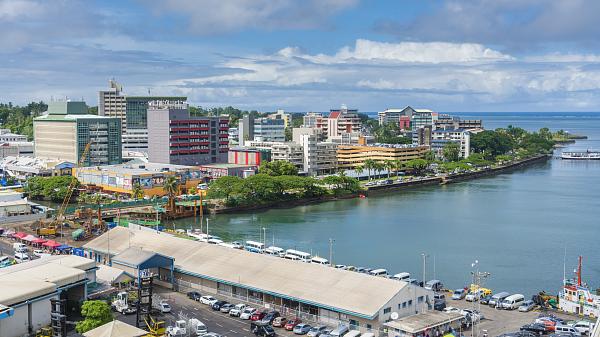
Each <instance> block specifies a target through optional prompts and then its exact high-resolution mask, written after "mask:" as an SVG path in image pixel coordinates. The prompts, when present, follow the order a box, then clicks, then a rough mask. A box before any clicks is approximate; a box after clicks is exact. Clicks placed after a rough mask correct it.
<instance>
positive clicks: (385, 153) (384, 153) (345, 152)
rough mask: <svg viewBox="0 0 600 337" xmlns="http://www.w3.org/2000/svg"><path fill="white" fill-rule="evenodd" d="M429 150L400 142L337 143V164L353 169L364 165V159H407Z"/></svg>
mask: <svg viewBox="0 0 600 337" xmlns="http://www.w3.org/2000/svg"><path fill="white" fill-rule="evenodd" d="M428 151H429V147H428V146H418V145H416V146H415V145H402V144H373V145H339V146H338V149H337V162H338V163H337V164H338V167H339V168H341V169H355V168H356V167H359V166H364V164H365V161H367V160H369V159H370V160H374V161H377V162H382V161H386V160H400V161H408V160H411V159H418V158H423V157H424V156H425V154H426V153H427V152H428Z"/></svg>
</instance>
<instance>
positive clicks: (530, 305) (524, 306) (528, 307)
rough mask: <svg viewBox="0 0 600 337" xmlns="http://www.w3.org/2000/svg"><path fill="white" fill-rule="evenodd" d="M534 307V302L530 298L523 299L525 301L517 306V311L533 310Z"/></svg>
mask: <svg viewBox="0 0 600 337" xmlns="http://www.w3.org/2000/svg"><path fill="white" fill-rule="evenodd" d="M534 307H535V303H534V302H533V301H532V300H529V301H525V302H523V304H521V305H520V306H519V311H521V312H528V311H531V310H533V308H534Z"/></svg>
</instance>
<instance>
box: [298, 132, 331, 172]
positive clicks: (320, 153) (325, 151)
mask: <svg viewBox="0 0 600 337" xmlns="http://www.w3.org/2000/svg"><path fill="white" fill-rule="evenodd" d="M299 144H300V145H302V149H303V157H304V158H303V159H302V162H303V168H302V171H303V172H305V173H306V174H308V175H323V174H332V173H335V172H336V171H337V168H338V166H337V144H335V143H331V142H321V141H319V138H318V136H316V135H307V134H304V135H301V136H300V139H299Z"/></svg>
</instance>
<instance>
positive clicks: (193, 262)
mask: <svg viewBox="0 0 600 337" xmlns="http://www.w3.org/2000/svg"><path fill="white" fill-rule="evenodd" d="M107 241H108V235H107V234H106V233H105V234H103V235H102V236H100V237H98V238H96V239H94V240H92V241H91V242H89V243H87V244H86V245H85V246H84V248H88V249H92V250H95V251H99V252H103V253H106V252H107V251H108V249H107V248H108V242H107ZM130 246H131V247H139V248H143V249H145V250H151V251H154V252H158V253H160V254H163V255H166V256H170V257H173V258H174V259H175V268H176V270H177V271H181V272H185V273H187V274H191V275H196V276H200V277H204V278H208V279H212V280H217V281H221V282H224V283H228V284H232V285H241V286H243V287H246V288H251V289H254V290H258V291H263V292H267V293H271V294H274V295H277V296H281V297H285V298H290V299H293V300H298V301H301V302H304V303H310V304H314V305H318V306H320V307H324V308H328V309H330V310H337V311H339V312H345V313H351V314H356V315H359V316H363V317H375V316H376V315H377V313H378V311H379V310H380V309H381V308H382V307H383V306H384V305H385V304H386V303H387V302H389V301H390V299H392V298H393V297H394V296H395V295H396V294H398V293H399V292H400V291H401V290H402V289H403V288H404V287H405V286H406V283H405V282H400V281H395V280H390V279H386V278H380V277H373V276H369V275H365V274H360V273H356V272H351V271H345V270H340V269H335V268H330V267H327V266H322V265H316V264H310V263H304V262H297V261H290V260H286V259H282V258H278V257H272V256H267V255H261V254H256V253H250V252H247V251H243V250H237V249H231V248H227V247H221V246H217V245H211V244H208V243H203V242H197V241H192V240H187V239H181V238H177V237H174V236H172V235H169V234H166V233H160V232H158V233H157V232H154V231H147V230H131V232H130V230H129V229H127V228H123V227H116V228H114V229H111V230H110V252H111V253H119V252H122V251H125V250H127V249H128V248H129V247H130Z"/></svg>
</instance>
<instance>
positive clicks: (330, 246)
mask: <svg viewBox="0 0 600 337" xmlns="http://www.w3.org/2000/svg"><path fill="white" fill-rule="evenodd" d="M334 242H335V240H334V239H332V238H329V265H330V266H333V243H334Z"/></svg>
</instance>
